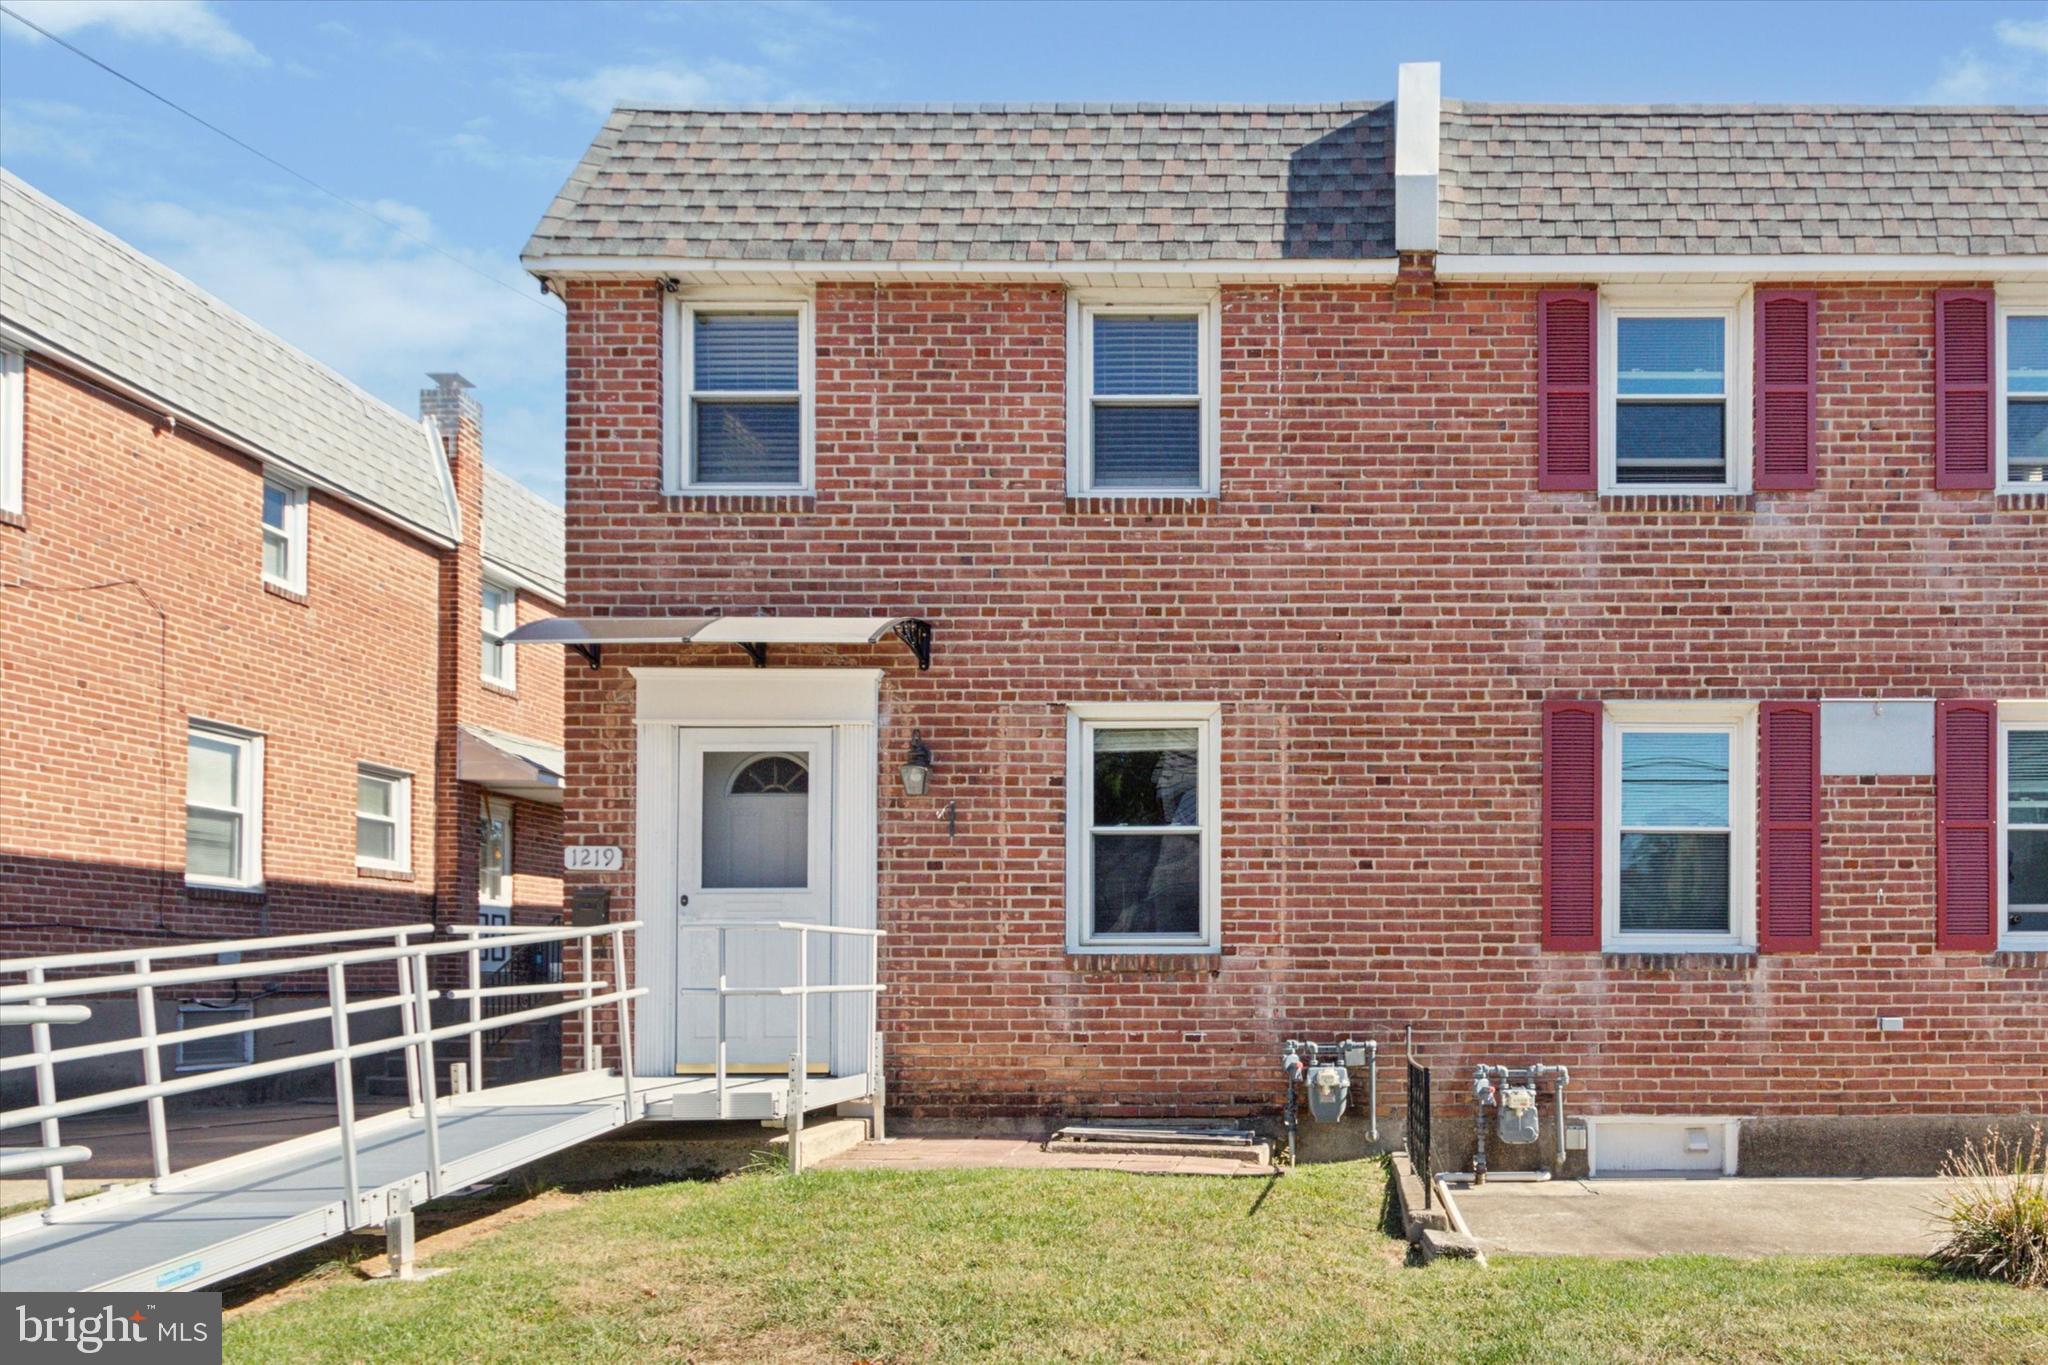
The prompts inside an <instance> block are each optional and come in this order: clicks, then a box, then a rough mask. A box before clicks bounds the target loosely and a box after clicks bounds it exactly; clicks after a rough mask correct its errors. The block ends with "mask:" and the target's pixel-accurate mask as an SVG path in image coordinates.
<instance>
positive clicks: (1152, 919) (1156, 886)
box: [1067, 702, 1222, 953]
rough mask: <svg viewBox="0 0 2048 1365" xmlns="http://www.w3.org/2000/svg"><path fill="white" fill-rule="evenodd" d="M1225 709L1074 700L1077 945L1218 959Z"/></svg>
mask: <svg viewBox="0 0 2048 1365" xmlns="http://www.w3.org/2000/svg"><path fill="white" fill-rule="evenodd" d="M1218 717H1219V710H1218V708H1217V707H1216V706H1215V705H1213V704H1211V703H1206V702H1198V703H1181V704H1167V705H1156V706H1155V705H1146V704H1124V703H1112V704H1103V705H1075V706H1073V707H1070V708H1069V710H1068V719H1067V793H1068V808H1067V947H1068V950H1069V951H1070V952H1077V953H1153V952H1214V951H1216V950H1217V949H1218V948H1219V947H1220V944H1221V936H1220V925H1221V916H1220V913H1219V907H1218V897H1219V892H1220V882H1221V877H1220V871H1221V867H1222V860H1221V857H1220V854H1219V850H1218V837H1219V834H1220V828H1219V826H1220V824H1221V819H1220V811H1221V809H1222V804H1221V801H1220V798H1219V794H1218V786H1219V781H1218V777H1219V765H1218V762H1217V740H1218V733H1219V728H1218V727H1219V719H1218Z"/></svg>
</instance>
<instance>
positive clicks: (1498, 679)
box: [566, 284, 2048, 1117]
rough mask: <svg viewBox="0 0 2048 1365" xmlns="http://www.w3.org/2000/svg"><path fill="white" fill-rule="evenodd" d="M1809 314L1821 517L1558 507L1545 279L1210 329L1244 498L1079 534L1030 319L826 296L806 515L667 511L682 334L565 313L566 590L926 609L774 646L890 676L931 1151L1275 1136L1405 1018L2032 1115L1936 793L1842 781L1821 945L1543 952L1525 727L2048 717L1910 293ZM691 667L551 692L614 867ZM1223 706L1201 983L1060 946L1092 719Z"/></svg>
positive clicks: (1047, 325)
mask: <svg viewBox="0 0 2048 1365" xmlns="http://www.w3.org/2000/svg"><path fill="white" fill-rule="evenodd" d="M1820 289H1821V303H1820V314H1819V322H1820V363H1821V384H1820V398H1821V411H1820V486H1819V488H1818V490H1816V491H1814V492H1810V493H1787V494H1763V495H1757V496H1755V497H1753V498H1741V499H1736V498H1730V499H1701V500H1696V501H1679V500H1670V499H1650V498H1636V499H1632V500H1620V499H1606V500H1602V499H1599V498H1597V497H1595V496H1593V495H1590V494H1584V495H1581V494H1539V493H1537V492H1536V490H1535V473H1536V448H1535V447H1536V438H1535V418H1536V388H1535V327H1534V321H1535V312H1534V296H1535V290H1534V288H1533V287H1523V286H1451V285H1442V286H1438V287H1437V288H1436V289H1435V290H1434V291H1433V293H1432V291H1429V290H1427V289H1421V290H1417V289H1410V290H1407V291H1406V292H1405V293H1404V295H1403V298H1402V304H1401V307H1400V308H1399V309H1398V310H1397V308H1396V306H1395V294H1394V291H1393V290H1390V289H1332V288H1322V287H1300V288H1292V289H1287V290H1285V291H1282V290H1280V289H1276V288H1272V287H1258V288H1231V289H1228V290H1226V291H1225V295H1224V306H1223V338H1222V350H1223V393H1222V402H1223V411H1222V440H1223V450H1222V473H1223V496H1222V498H1221V500H1220V501H1219V502H1216V503H1214V504H1209V505H1201V506H1197V507H1193V508H1181V509H1175V508H1169V507H1161V506H1157V505H1148V504H1132V503H1126V504H1101V503H1089V504H1078V503H1070V502H1068V501H1067V500H1066V499H1065V497H1064V461H1065V437H1064V426H1065V417H1064V386H1063V378H1062V366H1063V352H1064V349H1065V347H1064V337H1065V305H1064V300H1063V297H1062V295H1061V293H1060V292H1059V291H1058V290H1056V289H1052V288H1041V287H1029V286H1014V287H994V286H986V287H984V286H948V287H938V286H929V287H928V286H909V285H903V286H891V287H885V288H876V287H873V286H869V285H859V284H857V285H844V286H826V287H822V288H820V290H819V292H818V298H817V333H818V346H819V350H818V357H817V409H818V454H817V468H818V492H817V495H816V497H815V499H808V500H787V501H768V502H762V501H758V500H752V501H749V502H746V503H740V504H721V503H718V502H715V501H704V500H695V501H668V502H665V501H664V500H663V499H661V498H660V497H659V496H658V493H657V489H658V487H659V463H660V439H659V438H660V420H659V419H660V412H659V404H660V393H659V384H660V371H659V344H660V342H659V339H660V321H659V309H658V304H657V297H658V296H657V294H656V293H655V291H654V290H653V288H652V287H651V286H648V285H632V284H606V285H576V286H573V287H571V288H569V289H568V290H567V296H568V303H569V333H568V347H569V395H568V396H569V418H568V420H569V426H568V434H569V444H568V487H569V502H568V508H569V575H570V596H571V600H572V601H574V602H575V603H576V604H577V608H578V610H588V611H592V612H620V613H675V614H693V613H697V612H702V611H705V610H707V609H714V608H723V609H725V610H727V611H741V612H744V611H755V610H761V609H776V610H781V611H791V612H795V611H812V612H870V611H875V612H881V611H915V612H917V613H919V614H922V615H925V616H928V617H930V618H931V619H932V620H933V621H934V623H935V625H936V629H937V646H936V655H935V660H934V664H933V667H932V670H931V672H930V673H928V674H922V675H920V674H919V673H917V672H916V670H915V667H914V665H913V664H911V662H910V661H909V656H908V654H907V653H906V652H905V651H903V650H902V649H900V647H894V646H892V647H889V648H880V649H875V650H872V651H858V650H846V651H839V652H837V653H836V654H828V652H823V651H820V652H816V653H813V654H810V655H806V654H804V653H803V652H800V651H786V652H785V653H784V654H783V656H782V657H781V661H782V662H791V663H794V662H827V661H830V662H837V663H856V662H858V663H863V664H880V665H883V666H886V667H887V668H888V670H889V673H888V678H887V681H886V682H885V684H884V691H883V726H882V734H881V745H882V754H883V760H884V761H883V769H882V772H883V780H882V785H881V790H880V793H879V795H880V807H881V810H880V843H881V847H880V877H881V883H880V896H881V901H880V922H881V927H882V928H884V929H886V930H888V931H889V933H890V935H891V937H890V938H889V940H888V946H887V950H886V954H885V960H884V971H885V975H886V980H887V981H888V983H889V994H887V995H885V996H884V997H883V1002H882V1022H883V1027H884V1028H885V1029H886V1030H887V1033H888V1036H889V1044H890V1048H891V1055H892V1057H893V1065H892V1068H891V1069H892V1086H893V1094H892V1101H893V1102H896V1103H899V1104H903V1105H907V1106H909V1108H910V1109H911V1110H913V1111H915V1112H917V1113H919V1114H922V1115H926V1116H959V1117H984V1116H991V1115H1000V1114H1057V1113H1063V1112H1089V1111H1092V1112H1113V1111H1121V1112H1151V1113H1161V1114H1191V1113H1197V1112H1201V1111H1204V1110H1236V1109H1243V1108H1248V1107H1251V1106H1253V1105H1258V1106H1265V1105H1269V1104H1271V1103H1272V1102H1273V1098H1274V1095H1275V1089H1276V1081H1277V1079H1278V1074H1279V1073H1278V1061H1277V1044H1278V1041H1279V1040H1280V1039H1281V1038H1283V1037H1286V1036H1289V1035H1299V1034H1311V1035H1319V1036H1329V1035H1334V1034H1337V1033H1340V1032H1346V1031H1351V1030H1354V1029H1363V1030H1367V1031H1369V1032H1370V1034H1371V1035H1373V1036H1376V1037H1378V1038H1380V1039H1381V1040H1382V1041H1383V1044H1387V1045H1393V1044H1397V1043H1398V1040H1399V1038H1400V1034H1401V1030H1402V1028H1403V1027H1404V1026H1406V1025H1411V1024H1412V1025H1413V1026H1414V1028H1415V1036H1416V1039H1417V1041H1418V1044H1419V1045H1420V1046H1421V1047H1422V1048H1423V1049H1424V1051H1425V1053H1426V1055H1427V1056H1428V1057H1429V1058H1430V1059H1431V1060H1432V1061H1434V1062H1436V1063H1438V1064H1440V1065H1441V1066H1443V1067H1445V1068H1447V1069H1458V1068H1463V1067H1468V1066H1469V1065H1470V1064H1472V1063H1473V1062H1476V1061H1480V1060H1492V1061H1505V1062H1513V1063H1522V1062H1526V1061H1533V1060H1539V1059H1540V1060H1547V1061H1553V1062H1563V1063H1566V1064H1568V1065H1569V1066H1570V1067H1571V1069H1572V1076H1573V1085H1572V1095H1573V1100H1574V1103H1575V1104H1579V1105H1585V1106H1590V1107H1591V1108H1592V1109H1594V1110H1595V1111H1598V1110H1603V1109H1604V1110H1607V1111H1609V1112H1613V1111H1617V1110H1622V1109H1645V1108H1648V1109H1663V1110H1674V1109H1682V1110H1684V1111H1687V1112H1715V1111H1720V1110H1724V1109H1725V1110H1730V1111H1734V1112H1741V1113H1754V1114H1785V1115H1790V1114H1832V1113H1844V1114H1880V1113H1891V1112H1925V1113H1951V1112H1959V1111H1979V1112H2017V1111H2024V1110H2027V1109H2039V1108H2040V1107H2042V1105H2043V1103H2044V1099H2048V1096H2044V1094H2043V1090H2044V1087H2043V1083H2042V1081H2041V1075H2042V1069H2041V1060H2042V1058H2043V1057H2044V1056H2048V965H2044V962H2043V960H2042V955H2034V956H2031V957H2029V956H2017V955H2008V956H2004V957H1997V956H1988V955H1985V954H1981V953H1939V954H1938V953H1936V952H1935V950H1934V909H1933V866H1934V863H1933V811H1932V791H1931V784H1930V783H1928V782H1927V781H1925V780H1893V779H1883V780H1876V779H1872V780H1861V779H1846V778H1844V779H1830V780H1829V782H1828V783H1827V788H1826V797H1827V806H1826V810H1825V820H1826V825H1825V839H1826V845H1825V860H1824V871H1823V876H1824V882H1823V895H1824V899H1825V906H1824V912H1823V927H1822V935H1823V950H1822V951H1821V952H1820V953H1818V954H1814V955H1809V956H1798V957H1765V958H1762V959H1759V960H1755V961H1752V962H1747V963H1741V964H1735V963H1732V962H1731V961H1730V960H1729V959H1725V958H1714V959H1702V960H1698V961H1690V962H1686V963H1684V964H1679V965H1674V964H1672V963H1671V962H1670V961H1669V960H1659V961H1652V960H1640V959H1608V960H1604V961H1603V959H1602V958H1601V957H1600V956H1599V955H1597V954H1546V953H1544V952H1542V951H1540V949H1539V947H1538V875H1539V845H1538V832H1539V831H1538V789H1539V780H1540V772H1539V760H1540V745H1539V739H1540V729H1539V721H1540V716H1539V707H1540V704H1541V702H1542V700H1543V699H1544V698H1545V697H1548V696H1556V695H1588V696H1600V697H1605V698H1610V699H1614V698H1638V699H1644V698H1670V699H1693V698H1701V697H1708V696H1716V697H1748V698H1756V699H1764V698H1769V697H1815V696H1823V695H1826V696H1845V695H1846V696H1873V697H1926V696H1931V695H1941V696H1958V695H1965V694H1968V695H1985V696H2000V695H2003V696H2016V695H2031V696H2039V695H2041V694H2043V693H2044V692H2048V592H2044V587H2048V582H2044V574H2043V569H2042V565H2043V562H2044V559H2048V512H2044V510H2043V509H2042V508H2041V506H2040V505H2039V504H2034V505H2032V506H2031V507H2030V506H2028V505H2026V504H2023V503H2020V502H2018V501H2017V500H2014V499H2009V498H2007V499H2001V498H1998V497H1996V496H1994V495H1992V494H1989V493H1986V494H1944V493H1937V492H1936V491H1935V490H1934V488H1933V486H1932V485H1933V426H1932V417H1933V378H1932V368H1931V356H1932V346H1933V331H1932V327H1933V286H1932V285H1919V284H1872V285H1823V286H1820ZM713 661H718V662H737V660H726V659H724V658H723V657H722V652H720V651H716V650H709V649H700V650H695V651H688V652H685V651H673V650H659V649H640V650H624V649H620V650H614V651H612V652H610V653H608V654H607V656H606V667H605V668H604V670H603V671H602V672H600V673H592V672H589V671H587V670H583V669H581V668H577V669H572V670H570V673H569V677H568V705H569V717H570V719H569V726H568V736H569V740H568V743H569V765H570V775H571V779H572V781H571V797H570V806H569V811H568V824H567V831H566V833H567V837H569V838H570V839H572V840H588V841H593V842H616V843H619V844H622V845H624V846H626V848H627V849H628V852H629V855H630V852H631V850H632V845H633V836H634V828H633V821H634V811H633V743H634V736H633V731H632V724H631V718H632V713H633V698H632V684H631V679H630V677H629V676H628V675H627V674H626V672H625V668H624V667H623V666H624V665H630V664H638V663H681V662H689V663H693V664H701V663H705V662H713ZM1211 699H1219V700H1221V701H1223V702H1224V703H1225V710H1224V720H1223V753H1222V769H1223V784H1224V791H1223V821H1224V834H1223V839H1224V843H1223V906H1224V909H1223V935H1224V950H1223V953H1222V956H1221V957H1220V958H1219V959H1206V960H1197V961H1194V962H1182V963H1178V964H1171V963H1169V964H1166V965H1161V964H1159V963H1144V962H1139V963H1131V964H1123V965H1117V964H1108V965H1105V964H1101V963H1091V962H1087V961H1082V960H1077V959H1070V958H1068V957H1067V956H1066V955H1065V953H1064V948H1063V945H1064V929H1065V919H1064V909H1063V904H1062V900H1063V865H1064V858H1065V853H1064V836H1063V830H1062V808H1063V795H1062V791H1061V784H1062V781H1063V778H1064V769H1065V755H1064V746H1065V738H1064V732H1063V718H1064V708H1065V706H1066V704H1067V703H1068V702H1071V701H1078V700H1098V701H1100V700H1135V701H1180V700H1211ZM913 728H916V729H921V730H922V731H923V732H924V734H925V737H926V738H927V739H928V740H929V741H930V743H931V745H932V748H933V749H934V751H935V753H936V755H937V764H938V766H937V768H936V771H935V775H934V778H933V785H932V793H931V795H930V796H929V797H927V798H925V799H923V800H920V801H910V800H908V799H906V798H904V797H903V796H902V794H901V791H900V788H899V787H898V786H897V784H896V781H895V778H894V763H895V761H896V757H897V755H898V754H899V753H900V751H901V749H902V746H903V745H904V743H905V742H906V741H907V739H908V736H909V734H910V731H911V730H912V729H913ZM947 801H954V802H956V803H957V810H958V833H957V835H954V836H950V837H949V836H948V834H947V832H946V827H945V824H944V822H943V821H942V820H940V819H939V818H938V812H939V811H940V810H941V809H942V808H943V806H944V804H945V803H946V802H947ZM629 865H630V864H629ZM573 881H574V879H572V883H573ZM612 884H613V885H614V887H615V890H614V902H613V904H614V906H615V908H616V909H617V910H618V911H619V913H620V914H622V915H624V914H629V913H631V911H632V890H631V883H630V878H629V877H624V878H620V879H617V880H616V881H615V882H613V883H612ZM664 910H665V907H650V908H649V913H662V912H663V911H664ZM1880 1011H1882V1012H1885V1013H1898V1014H1903V1015H1904V1016H1906V1020H1907V1023H1906V1031H1905V1032H1904V1033H1903V1034H1897V1035H1884V1036H1880V1035H1879V1034H1877V1033H1876V1032H1875V1029H1874V1027H1873V1021H1874V1016H1875V1015H1876V1014H1878V1013H1879V1012H1880ZM1396 1055H1398V1054H1396ZM1392 1070H1393V1071H1394V1072H1397V1070H1398V1069H1397V1068H1395V1069H1392ZM1674 1083H1676V1084H1678V1085H1680V1086H1681V1087H1682V1089H1681V1090H1680V1091H1679V1092H1678V1093H1677V1094H1676V1095H1671V1096H1669V1097H1668V1098H1666V1097H1665V1096H1667V1095H1668V1094H1669V1092H1665V1091H1662V1090H1646V1089H1645V1087H1665V1086H1669V1085H1672V1084H1674ZM1397 1088H1398V1081H1397V1076H1396V1075H1395V1074H1389V1076H1388V1077H1387V1083H1386V1087H1385V1093H1384V1094H1383V1097H1382V1098H1383V1100H1384V1101H1386V1102H1388V1103H1392V1102H1393V1100H1394V1098H1395V1092H1396V1090H1397Z"/></svg>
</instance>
